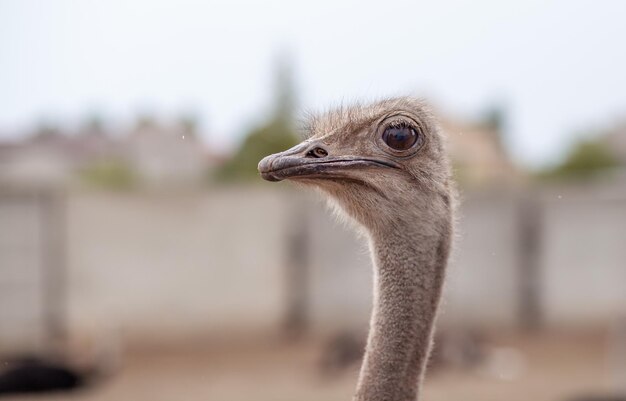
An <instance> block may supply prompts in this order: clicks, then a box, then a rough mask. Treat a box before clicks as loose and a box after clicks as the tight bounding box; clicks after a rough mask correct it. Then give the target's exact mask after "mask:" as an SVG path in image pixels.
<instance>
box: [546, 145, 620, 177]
mask: <svg viewBox="0 0 626 401" xmlns="http://www.w3.org/2000/svg"><path fill="white" fill-rule="evenodd" d="M618 164H619V163H618V161H617V159H616V158H615V156H614V155H613V154H612V153H611V149H610V148H609V147H608V145H607V144H606V143H605V142H603V141H601V140H581V141H579V142H578V143H576V144H575V145H574V146H573V147H572V148H571V149H570V151H569V153H568V155H567V157H566V158H565V160H564V161H563V162H562V163H561V164H560V165H558V166H556V167H554V168H552V169H549V170H547V171H543V172H542V173H540V174H539V177H540V178H547V179H570V178H589V177H591V176H594V175H596V174H598V173H601V172H603V171H607V170H609V169H611V168H614V167H616V166H617V165H618Z"/></svg>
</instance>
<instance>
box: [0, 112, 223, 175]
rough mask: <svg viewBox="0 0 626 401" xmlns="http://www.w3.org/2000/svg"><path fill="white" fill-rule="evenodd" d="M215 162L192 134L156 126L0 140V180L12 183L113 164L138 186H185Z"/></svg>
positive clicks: (75, 173)
mask: <svg viewBox="0 0 626 401" xmlns="http://www.w3.org/2000/svg"><path fill="white" fill-rule="evenodd" d="M217 163H218V160H217V158H214V157H212V156H211V155H210V154H209V153H207V151H206V149H205V148H204V146H203V144H202V143H201V142H200V141H199V140H198V138H197V136H195V135H194V134H193V133H192V132H188V131H186V130H185V128H184V127H182V128H178V127H166V126H162V125H156V124H151V125H143V126H139V127H138V128H136V129H134V130H132V131H131V132H130V133H128V134H125V135H110V134H107V133H104V132H101V131H98V132H95V131H94V132H91V131H84V132H79V133H74V134H71V135H70V134H61V133H56V132H55V133H45V134H43V135H42V134H35V135H33V136H31V137H29V138H26V139H23V140H21V141H14V142H5V143H0V182H13V183H18V184H45V185H60V184H67V183H70V182H72V181H74V180H76V178H77V177H78V176H80V174H81V173H84V172H85V171H89V170H90V169H93V168H98V167H99V166H100V167H102V166H109V167H110V166H111V165H117V166H123V168H124V169H128V170H129V171H130V173H132V176H133V177H135V178H136V179H137V181H139V182H140V183H141V184H142V185H147V186H161V185H165V186H169V185H181V184H182V185H185V184H194V183H198V182H199V181H201V180H202V179H203V178H204V177H205V176H206V174H207V171H208V170H209V169H210V168H211V167H212V166H213V165H215V164H217Z"/></svg>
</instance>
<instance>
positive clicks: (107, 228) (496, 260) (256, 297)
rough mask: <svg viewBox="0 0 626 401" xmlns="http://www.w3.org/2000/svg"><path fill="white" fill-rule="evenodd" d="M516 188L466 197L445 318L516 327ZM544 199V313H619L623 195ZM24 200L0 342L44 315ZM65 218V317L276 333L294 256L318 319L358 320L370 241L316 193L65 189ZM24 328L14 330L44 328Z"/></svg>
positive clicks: (364, 309) (8, 267) (575, 321)
mask: <svg viewBox="0 0 626 401" xmlns="http://www.w3.org/2000/svg"><path fill="white" fill-rule="evenodd" d="M281 189H282V190H281ZM526 196H527V195H526ZM558 196H560V198H559V197H558ZM521 199H522V198H521V197H520V196H518V195H515V194H497V193H492V194H474V195H472V194H467V195H465V197H464V199H463V206H462V208H461V210H460V213H459V223H460V224H459V230H458V239H457V245H456V249H455V252H454V254H453V257H452V263H451V266H450V270H449V275H448V283H447V288H446V293H445V300H444V305H443V314H442V317H441V320H440V322H441V323H442V324H444V325H451V326H454V325H461V324H463V325H473V326H504V327H514V326H517V325H519V322H520V306H521V305H520V304H521V302H522V299H521V297H522V295H521V294H520V278H521V275H522V274H523V272H524V268H525V266H524V263H523V260H524V258H523V257H521V256H523V254H522V252H523V251H524V248H523V247H522V246H521V242H522V241H521V237H520V232H521V231H520V226H521V223H522V219H523V218H524V217H523V215H521V214H520V205H521ZM537 199H538V205H539V207H540V209H541V211H542V213H541V214H542V216H543V219H542V220H541V226H540V227H539V231H538V234H537V235H538V236H539V242H540V252H539V254H538V262H537V264H538V265H537V268H538V271H539V279H540V281H539V285H540V287H539V292H538V294H539V306H540V307H541V312H542V314H543V321H544V323H545V324H546V325H548V326H558V325H590V324H593V325H598V324H606V323H608V322H609V321H610V320H611V319H612V318H614V317H615V316H617V315H618V314H623V313H624V312H625V311H626V299H625V297H626V295H625V294H626V288H625V286H626V284H624V283H626V263H625V261H626V196H623V195H620V194H618V195H612V196H610V197H602V196H599V195H598V192H593V193H587V192H586V191H573V192H571V193H568V194H567V195H557V194H556V193H555V194H552V193H543V194H542V195H541V196H538V197H537ZM28 202H29V201H28V200H21V201H18V202H17V203H16V202H15V201H11V200H10V198H7V197H6V196H5V197H3V198H2V200H1V201H0V285H2V286H4V287H3V290H2V293H1V294H0V297H3V298H2V299H8V298H7V297H8V295H7V294H14V295H11V296H17V295H15V294H18V293H19V294H26V293H28V294H31V295H29V297H31V298H29V299H28V300H26V299H24V300H18V298H14V299H13V298H12V299H13V300H12V301H11V305H18V306H16V307H9V306H7V305H9V302H8V301H3V302H0V339H2V338H5V339H6V338H7V336H9V337H10V336H12V337H11V338H16V337H20V336H19V333H18V334H15V333H13V332H12V331H11V330H13V329H12V327H17V326H15V325H13V323H12V322H16V321H23V320H25V319H27V317H28V316H30V315H29V314H31V315H32V314H35V315H36V314H37V313H41V311H40V309H37V308H38V307H37V306H36V305H40V304H41V302H42V301H41V299H40V298H38V297H40V295H38V294H40V293H41V288H40V287H39V286H40V285H41V280H40V279H38V278H37V277H36V275H37V274H40V273H37V272H38V271H40V270H38V269H41V268H44V267H45V261H43V260H40V259H38V258H39V257H38V256H36V255H39V254H38V253H37V252H36V251H34V250H35V249H37V248H38V247H39V246H40V244H39V243H38V241H39V239H38V238H40V237H41V236H40V235H39V234H38V233H37V230H38V229H37V224H38V223H37V219H38V217H37V216H38V213H39V212H38V207H39V206H37V205H36V204H32V203H28ZM65 223H66V226H67V227H66V246H65V253H66V254H65V260H66V274H67V287H66V288H67V294H66V295H67V300H66V302H67V308H68V312H69V322H70V326H71V327H73V328H78V329H79V330H81V329H84V328H87V329H88V330H89V329H91V330H92V331H98V332H100V331H102V330H111V329H114V330H119V331H120V332H121V334H122V335H124V336H126V337H128V338H146V335H147V336H148V337H150V338H154V340H155V341H158V340H159V339H160V338H186V337H188V336H190V335H202V336H205V335H224V334H228V333H246V332H249V331H251V330H254V331H255V332H263V331H265V332H275V331H277V330H279V329H280V328H281V327H282V325H283V323H284V321H285V318H286V315H287V313H288V310H289V302H291V301H290V300H293V296H294V292H293V288H292V291H291V292H290V291H289V282H288V280H289V277H293V275H291V274H288V273H289V272H290V269H294V268H298V269H304V277H306V282H305V285H304V286H303V287H297V286H296V287H295V288H296V294H295V295H299V294H300V291H301V292H302V293H303V294H304V295H303V299H304V300H305V301H306V302H305V312H306V315H307V318H308V321H309V323H310V327H311V328H313V329H315V330H320V331H328V330H339V329H355V328H365V327H366V325H367V319H368V315H369V310H370V303H371V263H370V260H369V254H368V249H367V246H366V244H365V243H364V241H362V240H359V239H358V238H357V237H356V236H355V235H354V233H353V232H352V230H350V229H349V228H347V227H345V226H344V225H342V224H340V223H337V222H336V221H335V219H334V218H333V217H331V216H330V214H329V213H328V211H327V210H325V207H324V206H323V202H322V201H321V200H319V199H318V198H317V197H316V196H315V195H314V194H312V193H303V192H296V191H290V190H288V188H287V187H282V188H275V187H273V188H271V189H270V188H268V189H265V188H262V187H251V188H230V189H215V190H207V191H203V192H188V193H176V194H163V193H156V192H143V193H102V192H84V191H73V192H70V193H68V194H67V197H66V206H65ZM294 232H295V233H297V232H300V233H304V234H305V235H304V238H306V244H308V246H307V247H306V251H305V252H304V256H303V258H304V260H302V261H300V262H299V263H296V265H297V266H295V267H294V263H293V252H292V251H293V249H292V248H293V246H294V243H293V241H292V240H293V234H294ZM16 241H17V242H16ZM18 242H19V243H18ZM18 259H19V262H15V261H16V260H18ZM28 275H30V276H33V275H35V276H33V277H35V278H33V277H31V279H29V280H27V281H25V282H24V283H26V284H24V285H26V286H29V287H28V288H29V290H28V292H24V291H22V290H20V288H22V287H20V285H21V284H20V278H19V277H22V276H28ZM292 284H293V283H292ZM20 308H21V309H20ZM33 316H34V315H33ZM20 319H21V320H20ZM38 319H39V317H37V318H33V319H31V321H33V322H34V321H37V322H38V321H40V320H38ZM33 324H34V323H33ZM37 324H39V323H37ZM24 327H26V326H24ZM29 327H30V329H29V328H26V329H21V330H22V332H23V331H24V330H26V331H29V330H30V331H31V332H33V333H34V332H36V331H38V330H39V329H37V327H35V326H29ZM7 333H9V334H7ZM10 333H13V334H10ZM20 333H21V332H20ZM2 336H5V337H2Z"/></svg>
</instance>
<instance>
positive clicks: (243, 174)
mask: <svg viewBox="0 0 626 401" xmlns="http://www.w3.org/2000/svg"><path fill="white" fill-rule="evenodd" d="M275 93H276V95H275V100H274V110H273V113H272V115H271V117H270V119H269V120H268V121H266V122H265V123H263V124H261V125H260V126H258V127H256V128H253V129H252V130H251V131H250V132H249V133H248V135H247V136H246V139H245V140H244V141H243V142H242V144H241V146H240V147H239V149H238V150H237V152H236V153H235V155H234V156H233V157H232V158H231V159H230V160H229V161H228V162H227V163H226V164H225V165H224V166H223V167H222V168H221V169H220V170H219V171H218V172H217V178H218V179H219V180H220V181H236V180H250V179H255V178H258V172H257V165H258V163H259V160H261V159H262V158H263V157H265V156H267V155H269V154H271V153H276V152H280V151H283V150H285V149H288V148H290V147H292V146H294V145H295V144H297V143H298V136H297V134H296V131H295V128H294V109H295V105H296V91H295V85H294V82H293V70H292V67H291V63H290V60H289V58H286V57H282V58H280V59H279V62H278V63H277V69H276V78H275Z"/></svg>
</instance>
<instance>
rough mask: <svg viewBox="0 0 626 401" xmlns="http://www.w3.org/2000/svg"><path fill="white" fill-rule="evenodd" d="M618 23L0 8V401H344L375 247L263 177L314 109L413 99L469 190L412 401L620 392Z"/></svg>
mask: <svg viewBox="0 0 626 401" xmlns="http://www.w3.org/2000/svg"><path fill="white" fill-rule="evenodd" d="M625 20H626V3H624V2H621V1H618V0H616V1H594V2H591V1H588V2H587V1H524V2H498V1H483V0H479V1H473V2H457V1H437V2H435V1H420V2H408V1H406V2H404V1H396V0H389V1H385V2H372V1H329V0H319V1H316V2H280V1H267V2H253V1H243V0H236V1H212V2H200V1H195V2H194V1H147V0H145V1H144V0H135V1H126V2H121V1H120V2H102V1H95V0H94V1H91V0H85V1H80V2H79V1H70V0H67V1H63V0H51V1H46V2H40V1H30V0H24V1H17V0H15V1H10V0H0V397H6V399H10V400H16V401H17V400H31V399H33V400H34V399H36V400H39V399H46V400H47V399H50V400H112V399H115V400H133V401H141V400H150V401H154V400H168V401H169V400H178V399H185V400H215V401H226V400H228V401H237V400H248V399H250V398H251V397H254V399H256V400H258V401H262V400H268V401H282V400H284V401H292V400H316V401H323V400H348V399H350V397H351V394H352V391H353V388H354V386H355V380H356V375H357V372H358V366H359V361H360V358H361V354H362V349H363V344H364V340H365V335H366V330H367V323H368V316H369V311H370V303H371V285H372V283H371V265H370V260H369V256H368V252H367V248H366V245H365V244H363V243H362V242H361V241H359V240H358V239H357V238H356V236H355V235H354V234H353V233H352V232H351V231H350V230H348V229H347V228H346V227H344V226H343V225H341V224H338V223H337V222H335V221H334V219H333V218H332V217H331V216H330V214H329V213H328V211H327V210H325V206H324V202H323V200H321V199H320V198H319V197H318V196H317V195H316V194H314V193H308V192H305V191H301V190H295V189H294V188H292V187H291V186H290V185H289V184H288V183H281V184H268V183H266V182H263V181H262V180H261V179H260V178H259V176H258V174H257V171H256V165H257V163H258V161H259V160H260V159H261V158H262V157H263V156H265V155H267V154H270V153H273V152H277V151H281V150H284V149H286V148H288V147H289V146H292V145H293V144H295V143H297V142H298V141H299V135H300V131H299V127H300V126H301V125H302V121H303V119H304V118H305V117H306V113H307V112H316V111H323V110H325V109H328V108H331V107H332V106H336V105H339V104H342V103H344V104H345V103H348V104H349V103H350V102H352V101H355V100H359V101H367V100H375V99H379V98H381V97H386V96H395V95H413V96H419V97H424V98H426V99H428V100H429V102H430V103H431V104H432V105H433V107H434V108H435V110H436V113H437V115H438V116H439V118H440V121H441V124H442V125H443V127H444V129H445V131H446V133H447V137H448V142H449V148H450V152H451V156H452V159H453V163H454V173H455V176H456V178H457V181H458V183H459V187H460V192H461V197H460V198H461V207H460V211H459V230H458V231H459V232H458V238H457V242H456V249H455V251H454V254H453V256H452V261H451V266H450V269H449V275H448V282H447V288H446V291H445V298H444V302H443V306H442V314H441V317H440V319H439V326H438V332H437V336H436V346H435V350H434V351H433V356H432V358H431V362H430V369H429V371H428V374H427V380H426V385H425V389H424V399H426V400H432V401H436V400H450V399H462V400H466V401H473V400H476V401H478V400H480V401H489V400H493V401H496V400H497V401H501V400H512V401H515V400H528V399H532V400H535V401H543V400H545V401H567V400H579V401H581V400H600V399H603V400H609V399H610V400H623V399H624V398H623V397H626V74H624V71H626V52H625V51H624V38H626V24H624V21H625ZM55 387H56V388H57V391H56V392H48V391H42V392H41V393H39V394H35V395H33V394H30V393H29V392H30V391H33V390H37V389H39V390H43V389H44V388H55ZM59 389H60V390H59ZM70 390H73V391H70ZM19 393H27V394H19ZM620 396H621V397H622V398H619V397H620ZM599 397H604V398H599Z"/></svg>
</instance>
